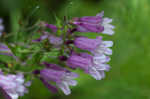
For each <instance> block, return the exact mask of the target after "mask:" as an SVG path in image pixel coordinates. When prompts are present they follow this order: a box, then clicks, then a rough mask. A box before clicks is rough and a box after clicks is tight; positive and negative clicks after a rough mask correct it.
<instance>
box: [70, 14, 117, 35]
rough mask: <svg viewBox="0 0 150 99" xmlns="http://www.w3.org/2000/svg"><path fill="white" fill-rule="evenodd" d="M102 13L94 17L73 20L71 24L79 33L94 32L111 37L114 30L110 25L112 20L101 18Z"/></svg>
mask: <svg viewBox="0 0 150 99" xmlns="http://www.w3.org/2000/svg"><path fill="white" fill-rule="evenodd" d="M103 16H104V12H101V13H98V14H97V15H96V16H86V17H81V18H77V17H76V18H73V22H72V23H73V24H74V25H76V26H77V30H78V31H79V32H96V33H100V32H102V33H103V34H108V35H113V34H114V31H113V29H114V28H115V27H114V26H113V25H111V24H110V23H111V22H112V19H110V18H105V17H104V18H103Z"/></svg>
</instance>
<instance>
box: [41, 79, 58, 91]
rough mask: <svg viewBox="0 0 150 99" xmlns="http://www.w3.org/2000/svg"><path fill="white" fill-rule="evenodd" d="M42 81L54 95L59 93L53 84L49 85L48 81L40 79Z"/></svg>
mask: <svg viewBox="0 0 150 99" xmlns="http://www.w3.org/2000/svg"><path fill="white" fill-rule="evenodd" d="M40 80H41V81H42V82H43V84H44V85H45V86H46V87H47V88H48V89H49V90H50V91H52V92H53V93H56V92H58V90H57V88H56V87H55V86H53V85H51V84H49V83H48V82H47V81H46V80H44V79H43V78H40Z"/></svg>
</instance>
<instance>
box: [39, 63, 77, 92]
mask: <svg viewBox="0 0 150 99" xmlns="http://www.w3.org/2000/svg"><path fill="white" fill-rule="evenodd" d="M47 65H48V64H47ZM49 66H50V67H52V68H50V67H49V68H45V69H43V70H41V71H40V76H41V78H42V79H43V80H44V83H45V85H46V86H49V87H48V88H49V89H50V90H52V91H54V90H55V87H54V86H53V87H52V85H51V84H50V83H48V82H55V83H56V86H57V87H58V88H60V89H61V90H62V91H63V92H64V94H66V95H69V94H70V93H71V91H70V88H69V85H71V86H75V85H76V84H77V82H76V81H75V80H72V79H74V78H77V77H78V75H77V74H75V73H73V72H69V71H66V70H65V69H63V68H61V67H59V66H57V65H55V64H54V65H52V64H50V65H49ZM55 66H56V67H55ZM55 91H56V90H55Z"/></svg>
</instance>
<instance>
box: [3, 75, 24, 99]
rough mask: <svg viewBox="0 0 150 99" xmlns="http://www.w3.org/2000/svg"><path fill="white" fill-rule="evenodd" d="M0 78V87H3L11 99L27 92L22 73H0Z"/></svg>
mask: <svg viewBox="0 0 150 99" xmlns="http://www.w3.org/2000/svg"><path fill="white" fill-rule="evenodd" d="M0 80H1V81H0V87H1V88H3V89H4V90H5V91H6V93H7V94H8V95H9V96H10V97H11V98H12V99H18V97H19V96H23V95H24V93H27V89H26V88H25V86H24V77H23V75H22V74H18V75H13V74H8V75H4V74H0Z"/></svg>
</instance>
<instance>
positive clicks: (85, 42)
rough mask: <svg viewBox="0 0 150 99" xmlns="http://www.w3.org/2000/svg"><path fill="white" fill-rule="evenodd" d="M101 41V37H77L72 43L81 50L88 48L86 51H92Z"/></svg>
mask: <svg viewBox="0 0 150 99" xmlns="http://www.w3.org/2000/svg"><path fill="white" fill-rule="evenodd" d="M101 42H102V37H100V36H99V37H97V38H96V39H89V38H87V37H77V38H76V39H75V40H74V44H75V46H76V47H78V48H80V49H83V50H88V51H93V50H95V49H96V48H97V47H98V46H99V45H100V44H101Z"/></svg>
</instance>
